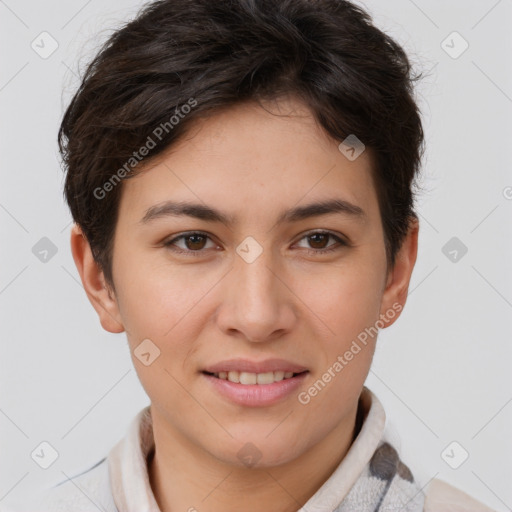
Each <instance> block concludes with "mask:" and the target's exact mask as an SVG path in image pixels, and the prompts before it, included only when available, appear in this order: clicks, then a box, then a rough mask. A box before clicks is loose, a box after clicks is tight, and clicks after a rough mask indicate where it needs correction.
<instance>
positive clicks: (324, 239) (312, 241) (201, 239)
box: [164, 231, 348, 256]
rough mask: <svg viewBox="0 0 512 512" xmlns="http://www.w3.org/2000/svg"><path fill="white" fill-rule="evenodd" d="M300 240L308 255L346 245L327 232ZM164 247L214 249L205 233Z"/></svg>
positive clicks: (189, 251) (184, 236)
mask: <svg viewBox="0 0 512 512" xmlns="http://www.w3.org/2000/svg"><path fill="white" fill-rule="evenodd" d="M329 239H333V240H335V242H334V243H332V244H330V245H326V244H327V243H328V241H329ZM302 240H307V243H308V244H309V247H303V248H304V249H306V250H307V251H308V252H309V253H318V254H321V253H325V252H329V251H333V250H336V249H339V248H340V246H345V245H348V244H347V243H346V242H345V241H344V240H343V239H341V238H340V237H339V236H336V235H334V234H333V233H330V232H328V231H317V232H314V233H308V234H306V235H304V236H303V237H302V238H301V239H300V240H299V242H301V241H302ZM208 241H209V242H210V244H211V245H210V247H207V243H208ZM178 242H180V243H182V244H184V245H182V246H181V247H180V246H179V245H178ZM164 246H165V247H168V248H169V249H171V250H172V251H174V252H178V253H187V254H190V255H194V256H196V255H200V253H201V252H204V251H203V249H208V248H210V249H211V248H215V247H217V246H216V244H215V243H214V242H213V241H212V240H211V238H210V236H209V235H207V234H206V233H201V232H192V233H185V234H182V235H179V236H177V237H175V238H173V239H172V240H168V241H167V242H164Z"/></svg>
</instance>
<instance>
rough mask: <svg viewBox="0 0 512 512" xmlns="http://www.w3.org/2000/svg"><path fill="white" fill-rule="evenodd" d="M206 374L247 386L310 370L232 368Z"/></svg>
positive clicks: (266, 382) (271, 382)
mask: <svg viewBox="0 0 512 512" xmlns="http://www.w3.org/2000/svg"><path fill="white" fill-rule="evenodd" d="M203 373H204V374H205V375H209V376H210V377H214V378H216V379H219V380H227V381H229V382H233V383H235V384H242V385H246V386H253V385H255V384H256V385H265V384H274V383H275V382H281V381H283V380H289V379H293V378H295V377H298V376H300V375H303V374H305V373H308V370H304V371H301V372H285V371H281V370H279V371H273V372H264V373H252V372H244V371H236V370H231V371H229V372H207V371H203Z"/></svg>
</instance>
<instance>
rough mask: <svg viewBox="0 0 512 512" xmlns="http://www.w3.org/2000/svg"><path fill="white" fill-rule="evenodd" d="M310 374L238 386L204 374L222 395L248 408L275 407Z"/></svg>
mask: <svg viewBox="0 0 512 512" xmlns="http://www.w3.org/2000/svg"><path fill="white" fill-rule="evenodd" d="M307 374H308V372H303V373H299V374H298V375H296V376H295V377H291V378H289V379H283V380H280V381H278V382H273V383H272V384H238V383H236V382H231V381H229V380H225V379H219V378H217V377H214V376H213V375H208V374H207V373H203V374H202V375H203V377H205V378H206V379H207V380H208V382H209V383H210V384H211V385H212V386H213V387H214V389H215V390H216V391H217V392H219V393H220V394H221V395H223V396H225V397H226V398H228V399H229V400H231V401H232V402H234V403H236V404H238V405H243V406H246V407H263V406H268V405H273V404H275V403H277V402H279V401H281V400H283V399H284V398H287V397H289V396H290V395H291V394H292V393H293V392H295V391H297V388H299V387H300V385H301V384H302V382H303V381H304V379H305V378H306V375H307Z"/></svg>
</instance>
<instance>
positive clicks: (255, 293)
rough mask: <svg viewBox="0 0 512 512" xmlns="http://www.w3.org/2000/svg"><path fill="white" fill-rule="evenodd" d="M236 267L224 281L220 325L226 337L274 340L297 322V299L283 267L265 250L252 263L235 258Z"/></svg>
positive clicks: (270, 252) (219, 313) (218, 321)
mask: <svg viewBox="0 0 512 512" xmlns="http://www.w3.org/2000/svg"><path fill="white" fill-rule="evenodd" d="M233 265H234V267H233V269H232V270H231V272H229V273H228V275H227V276H226V279H224V280H223V283H222V290H221V293H222V295H221V297H222V302H221V304H220V305H219V309H218V311H217V324H218V326H219V328H220V329H221V330H222V331H223V332H224V333H225V334H227V335H231V336H238V337H240V338H245V339H246V340H248V341H250V342H265V341H271V340H275V339H277V338H279V337H282V336H283V335H284V334H286V333H288V332H290V331H291V330H292V329H293V326H294V323H295V322H296V321H297V308H296V304H295V301H294V295H293V293H292V291H291V290H290V288H289V285H287V283H286V281H287V278H286V275H285V274H284V270H283V267H282V265H279V264H278V262H276V261H274V258H273V255H272V251H271V250H270V249H265V250H263V252H262V253H261V254H260V255H259V256H258V257H257V258H256V259H255V260H254V261H252V262H250V260H249V261H246V260H245V259H244V258H242V257H240V256H239V255H238V254H237V255H235V261H234V264H233Z"/></svg>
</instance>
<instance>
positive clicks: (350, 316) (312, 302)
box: [295, 262, 382, 350]
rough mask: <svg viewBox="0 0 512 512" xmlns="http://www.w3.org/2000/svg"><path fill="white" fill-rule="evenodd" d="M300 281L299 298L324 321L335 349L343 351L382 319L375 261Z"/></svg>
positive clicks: (379, 277)
mask: <svg viewBox="0 0 512 512" xmlns="http://www.w3.org/2000/svg"><path fill="white" fill-rule="evenodd" d="M300 281H301V280H299V279H297V282H296V287H295V290H297V295H299V296H300V297H304V298H305V303H306V304H307V306H308V308H309V309H310V311H311V312H312V314H313V315H314V316H315V317H316V318H317V319H320V320H321V323H320V325H321V326H323V327H322V329H323V330H324V332H325V335H326V339H329V340H332V344H331V345H332V348H334V349H340V350H341V349H342V348H343V347H344V345H345V344H346V343H349V344H350V341H351V340H352V339H353V338H355V337H357V335H358V334H359V333H360V332H361V331H364V329H365V328H366V327H369V326H370V325H373V324H374V323H375V322H376V320H378V318H379V311H380V303H381V298H382V293H381V276H380V274H379V272H378V269H376V268H375V262H373V263H372V264H368V265H364V264H361V265H344V266H343V267H341V266H339V267H337V268H335V269H333V268H332V267H331V268H330V269H328V272H326V273H325V274H323V275H322V276H320V275H316V276H315V277H311V276H309V277H307V278H304V277H302V282H300Z"/></svg>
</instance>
